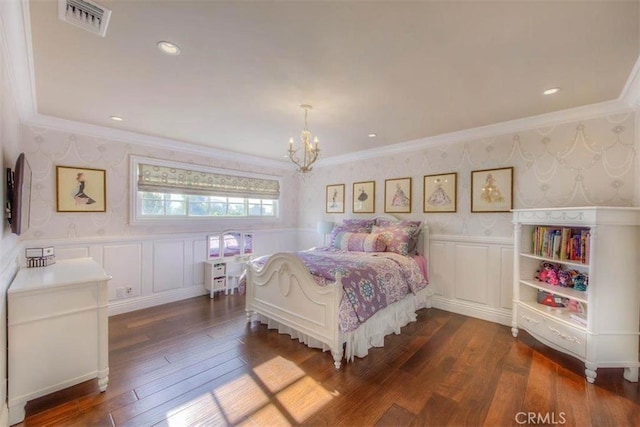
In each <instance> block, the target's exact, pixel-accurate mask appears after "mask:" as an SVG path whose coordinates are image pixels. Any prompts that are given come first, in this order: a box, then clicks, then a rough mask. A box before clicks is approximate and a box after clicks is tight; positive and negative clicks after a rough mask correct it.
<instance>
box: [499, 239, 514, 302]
mask: <svg viewBox="0 0 640 427" xmlns="http://www.w3.org/2000/svg"><path fill="white" fill-rule="evenodd" d="M500 266H501V267H502V268H501V270H500V273H501V274H500V307H502V308H504V309H507V310H511V306H512V303H513V247H511V248H500Z"/></svg>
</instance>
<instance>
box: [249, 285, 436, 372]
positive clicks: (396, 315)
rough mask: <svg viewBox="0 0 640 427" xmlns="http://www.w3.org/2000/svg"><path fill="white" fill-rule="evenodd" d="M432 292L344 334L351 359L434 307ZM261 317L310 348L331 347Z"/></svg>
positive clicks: (260, 317)
mask: <svg viewBox="0 0 640 427" xmlns="http://www.w3.org/2000/svg"><path fill="white" fill-rule="evenodd" d="M432 295H433V291H432V290H431V288H430V287H429V286H427V287H426V288H424V289H422V290H420V291H418V292H417V293H416V294H409V295H407V296H406V297H405V298H404V299H402V300H400V301H398V302H395V303H393V304H391V305H390V306H388V307H385V308H384V309H382V310H380V311H379V312H377V313H376V314H374V315H373V316H371V317H370V318H369V319H368V320H367V321H366V322H365V323H364V324H362V325H360V326H359V327H358V329H356V330H355V331H351V332H344V333H341V342H342V343H343V344H346V345H345V354H344V356H345V358H346V359H347V361H349V362H351V361H352V360H353V358H354V357H365V356H366V355H367V354H368V353H369V349H370V348H371V347H384V337H385V336H387V335H390V334H392V333H394V334H400V328H402V327H403V326H406V325H407V324H409V323H410V322H415V321H416V318H417V315H416V311H418V310H420V309H422V308H430V307H431V296H432ZM257 319H258V320H259V321H260V322H261V323H263V324H265V325H267V328H269V329H277V330H278V332H279V333H281V334H287V335H289V336H291V339H297V340H298V341H300V342H301V343H304V344H306V345H307V346H308V347H311V348H320V349H322V351H328V350H331V348H329V346H327V344H325V343H323V342H321V341H319V340H317V339H315V338H312V337H310V336H308V335H307V334H303V333H300V332H298V331H296V330H295V329H293V328H291V327H289V326H286V325H282V324H280V323H279V322H276V321H275V320H272V319H269V318H267V317H265V316H263V315H261V314H257Z"/></svg>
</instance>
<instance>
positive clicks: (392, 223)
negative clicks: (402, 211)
mask: <svg viewBox="0 0 640 427" xmlns="http://www.w3.org/2000/svg"><path fill="white" fill-rule="evenodd" d="M376 225H377V226H379V227H395V226H398V225H410V226H413V227H418V228H420V227H422V221H411V220H408V219H403V220H400V221H392V220H389V219H383V218H378V219H376Z"/></svg>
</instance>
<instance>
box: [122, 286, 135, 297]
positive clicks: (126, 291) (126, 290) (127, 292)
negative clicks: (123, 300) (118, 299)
mask: <svg viewBox="0 0 640 427" xmlns="http://www.w3.org/2000/svg"><path fill="white" fill-rule="evenodd" d="M124 296H127V297H130V296H133V288H132V287H131V286H127V287H126V288H124Z"/></svg>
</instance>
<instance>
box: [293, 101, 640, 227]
mask: <svg viewBox="0 0 640 427" xmlns="http://www.w3.org/2000/svg"><path fill="white" fill-rule="evenodd" d="M634 120H635V114H634V113H628V114H623V115H615V116H609V117H602V118H597V119H590V120H584V121H580V122H574V123H567V124H562V125H556V126H549V127H546V128H540V129H533V130H527V131H522V132H518V133H514V134H506V135H500V136H495V137H492V138H485V139H479V140H473V141H468V142H460V143H455V144H448V145H441V146H433V147H427V148H424V149H421V150H417V151H412V152H407V153H402V154H393V155H388V156H383V157H378V158H373V159H366V160H362V161H352V162H349V163H343V164H337V165H333V166H323V167H318V168H316V169H314V171H313V172H312V174H311V175H310V176H307V177H305V182H304V184H303V185H302V186H301V187H302V190H301V196H300V201H301V205H300V207H301V210H300V227H301V228H315V226H316V223H317V222H318V221H319V220H322V219H327V220H330V221H341V220H342V219H343V218H346V217H358V216H360V217H365V216H370V215H358V214H353V213H352V200H353V199H352V193H353V190H352V186H353V183H354V182H359V181H375V182H376V195H375V196H376V200H375V206H376V214H382V213H383V212H384V186H385V179H395V178H403V177H411V178H412V203H411V205H412V206H411V212H412V213H411V214H397V216H399V217H403V218H420V219H423V220H425V221H428V222H429V223H430V224H431V229H432V232H433V233H435V234H451V235H469V236H496V237H508V236H511V235H512V229H511V227H512V226H511V214H509V213H471V212H470V210H471V206H470V196H471V191H470V187H471V171H474V170H482V169H494V168H504V167H510V166H513V167H514V181H515V183H514V208H534V207H561V206H562V207H566V206H592V205H610V206H633V205H634V203H635V204H636V205H637V203H638V201H635V202H634V194H636V192H637V189H636V186H637V185H640V184H638V183H637V176H636V168H637V166H636V163H637V151H638V145H640V143H639V142H637V141H636V136H635V123H634ZM449 172H457V173H458V199H457V200H458V204H457V212H456V213H423V205H422V204H423V194H422V192H423V177H424V175H433V174H444V173H449ZM330 184H346V191H345V193H346V195H345V213H344V214H327V213H325V206H324V201H325V186H326V185H330ZM319 196H321V197H319Z"/></svg>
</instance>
